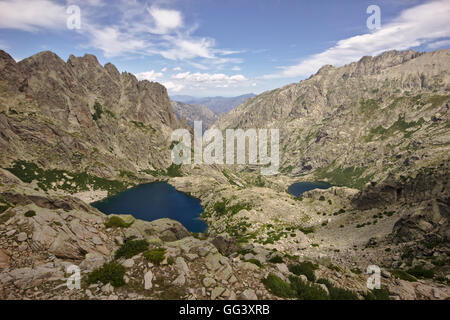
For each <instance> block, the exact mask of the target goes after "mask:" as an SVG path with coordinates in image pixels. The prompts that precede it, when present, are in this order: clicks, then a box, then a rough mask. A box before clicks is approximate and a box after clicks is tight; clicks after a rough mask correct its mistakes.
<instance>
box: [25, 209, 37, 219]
mask: <svg viewBox="0 0 450 320" xmlns="http://www.w3.org/2000/svg"><path fill="white" fill-rule="evenodd" d="M24 215H25V217H27V218H31V217H34V216H35V215H36V211H34V210H28V211H27V212H25V214H24Z"/></svg>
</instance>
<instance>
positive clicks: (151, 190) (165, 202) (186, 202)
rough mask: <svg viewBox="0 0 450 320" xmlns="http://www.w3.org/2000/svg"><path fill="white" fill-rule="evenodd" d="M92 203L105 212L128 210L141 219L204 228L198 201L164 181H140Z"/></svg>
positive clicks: (189, 228)
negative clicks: (167, 221) (176, 222)
mask: <svg viewBox="0 0 450 320" xmlns="http://www.w3.org/2000/svg"><path fill="white" fill-rule="evenodd" d="M92 205H93V206H94V207H96V208H97V209H98V210H100V211H101V212H103V213H105V214H112V213H116V214H131V215H132V216H133V217H135V218H137V219H141V220H145V221H153V220H157V219H161V218H169V219H173V220H176V221H179V222H180V223H181V224H183V225H184V226H185V227H186V229H188V230H189V231H191V232H205V231H206V228H207V225H206V223H205V222H203V221H202V220H200V214H201V213H202V212H203V209H202V207H201V205H200V201H199V200H198V199H195V198H192V197H190V196H188V195H186V194H184V193H182V192H179V191H177V190H176V189H175V188H174V187H172V186H171V185H170V184H168V183H166V182H153V183H147V184H142V185H139V186H136V187H134V188H131V189H128V190H126V191H124V192H121V193H119V194H117V195H115V196H113V197H110V198H107V199H105V200H102V201H98V202H95V203H93V204H92Z"/></svg>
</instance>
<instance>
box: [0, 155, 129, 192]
mask: <svg viewBox="0 0 450 320" xmlns="http://www.w3.org/2000/svg"><path fill="white" fill-rule="evenodd" d="M5 169H6V170H8V171H10V172H11V173H12V174H14V175H15V176H17V177H18V178H19V179H20V180H22V181H23V182H25V183H31V182H32V181H37V185H38V187H39V188H41V189H42V190H44V191H48V190H55V191H56V190H58V189H60V190H64V191H67V192H69V193H77V192H81V191H89V190H91V189H93V190H107V191H108V195H113V194H116V193H119V192H122V191H124V190H126V189H127V185H126V184H124V183H123V182H121V181H117V180H108V179H104V178H100V177H96V176H92V175H90V174H88V173H86V172H69V171H65V170H59V169H50V170H44V169H42V168H40V167H39V166H38V165H37V164H35V163H33V162H28V161H24V160H18V161H16V162H14V165H13V166H12V167H11V168H5Z"/></svg>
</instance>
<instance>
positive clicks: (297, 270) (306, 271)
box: [289, 261, 318, 281]
mask: <svg viewBox="0 0 450 320" xmlns="http://www.w3.org/2000/svg"><path fill="white" fill-rule="evenodd" d="M317 268H318V266H317V265H316V264H314V263H312V262H310V261H304V262H301V263H298V264H292V265H290V266H289V271H290V272H292V273H293V274H295V275H297V276H299V275H305V276H306V278H308V280H309V281H315V280H316V276H315V275H314V270H316V269H317Z"/></svg>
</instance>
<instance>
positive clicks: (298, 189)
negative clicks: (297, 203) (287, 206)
mask: <svg viewBox="0 0 450 320" xmlns="http://www.w3.org/2000/svg"><path fill="white" fill-rule="evenodd" d="M330 187H332V185H331V184H329V183H328V182H322V181H318V182H296V183H293V184H291V185H290V186H289V188H288V192H289V193H290V194H292V195H294V196H296V197H300V196H301V195H302V194H303V193H305V192H306V191H309V190H313V189H328V188H330Z"/></svg>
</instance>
